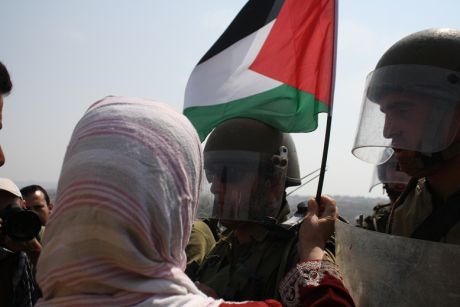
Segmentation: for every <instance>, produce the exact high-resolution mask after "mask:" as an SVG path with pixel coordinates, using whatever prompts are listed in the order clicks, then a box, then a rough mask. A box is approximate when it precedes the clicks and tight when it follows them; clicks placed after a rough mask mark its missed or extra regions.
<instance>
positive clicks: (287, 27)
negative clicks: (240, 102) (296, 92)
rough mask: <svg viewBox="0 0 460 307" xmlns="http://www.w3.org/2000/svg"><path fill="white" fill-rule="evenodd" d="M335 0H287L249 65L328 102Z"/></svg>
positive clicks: (331, 70)
mask: <svg viewBox="0 0 460 307" xmlns="http://www.w3.org/2000/svg"><path fill="white" fill-rule="evenodd" d="M335 9H336V8H335V0H308V1H305V0H286V2H285V3H284V5H283V7H282V9H281V11H280V13H279V15H278V18H277V19H276V21H275V24H274V25H273V28H272V30H271V31H270V34H269V35H268V38H267V40H266V41H265V43H264V45H263V47H262V49H261V50H260V52H259V54H258V55H257V57H256V59H255V60H254V62H253V63H252V64H251V66H250V67H249V68H250V69H252V70H254V71H256V72H258V73H261V74H263V75H265V76H268V77H270V78H273V79H275V80H278V81H281V82H283V83H286V84H288V85H291V86H293V87H295V88H298V89H300V90H302V91H305V92H308V93H312V94H314V95H315V97H316V99H318V100H320V101H322V102H323V103H326V104H328V105H330V102H331V80H332V74H333V61H334V43H335V42H334V40H335V38H334V31H335Z"/></svg>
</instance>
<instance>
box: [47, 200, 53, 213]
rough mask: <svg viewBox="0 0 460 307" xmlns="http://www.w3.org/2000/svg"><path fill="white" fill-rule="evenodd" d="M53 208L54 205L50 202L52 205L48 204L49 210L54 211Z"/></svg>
mask: <svg viewBox="0 0 460 307" xmlns="http://www.w3.org/2000/svg"><path fill="white" fill-rule="evenodd" d="M53 208H54V205H53V203H51V202H50V203H49V204H48V209H50V211H52V210H53Z"/></svg>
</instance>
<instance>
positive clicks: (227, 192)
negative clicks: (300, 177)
mask: <svg viewBox="0 0 460 307" xmlns="http://www.w3.org/2000/svg"><path fill="white" fill-rule="evenodd" d="M282 148H283V149H284V150H285V152H284V153H281V154H280V155H273V156H268V155H263V154H259V153H254V152H245V151H212V152H207V153H205V154H204V160H205V173H206V178H207V180H208V182H209V185H208V186H209V187H210V193H211V194H212V195H213V197H214V198H213V206H212V211H209V210H208V211H207V213H208V214H209V216H208V218H217V219H223V220H238V221H253V222H267V221H276V217H277V215H278V213H279V211H280V207H281V203H282V197H283V192H284V184H285V181H286V172H287V149H286V147H284V146H283V147H282Z"/></svg>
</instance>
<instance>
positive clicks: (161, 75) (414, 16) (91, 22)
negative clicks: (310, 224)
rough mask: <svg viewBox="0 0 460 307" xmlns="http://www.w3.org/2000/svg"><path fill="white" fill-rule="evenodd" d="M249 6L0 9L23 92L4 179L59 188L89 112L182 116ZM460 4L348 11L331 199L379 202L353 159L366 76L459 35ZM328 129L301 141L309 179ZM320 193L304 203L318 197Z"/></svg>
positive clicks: (143, 3)
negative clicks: (156, 111) (212, 51)
mask: <svg viewBox="0 0 460 307" xmlns="http://www.w3.org/2000/svg"><path fill="white" fill-rule="evenodd" d="M245 2H246V1H241V0H220V1H216V0H214V1H211V0H206V1H205V0H203V1H202V0H196V1H185V0H183V1H179V0H178V1H156V0H137V1H132V0H131V1H129V0H123V1H122V0H97V1H94V0H93V1H91V0H78V1H74V0H66V1H59V0H41V1H25V0H17V1H9V0H0V38H1V43H0V61H2V62H3V63H5V64H6V65H7V67H8V69H9V70H10V73H11V75H12V78H13V81H14V91H13V92H12V93H11V95H10V96H8V97H7V98H6V99H5V107H4V122H3V124H4V128H3V130H2V131H1V133H0V144H2V147H3V150H4V152H5V154H6V158H7V162H6V164H5V166H3V167H2V168H1V169H0V176H2V177H9V178H11V179H13V180H16V181H18V182H30V183H31V182H34V183H38V184H43V185H45V186H50V185H52V184H54V183H56V182H57V180H58V177H59V172H60V167H61V164H62V159H63V156H64V153H65V149H66V146H67V142H68V140H69V138H70V135H71V133H72V130H73V127H74V126H75V124H76V123H77V121H78V120H79V118H80V117H81V116H82V115H83V112H84V111H85V109H86V108H87V107H88V106H89V105H90V104H91V103H92V102H94V101H96V100H98V99H100V98H102V97H104V96H107V95H126V96H137V97H144V98H149V99H152V100H158V101H163V102H166V103H168V104H170V105H172V106H173V107H174V108H175V109H177V110H178V111H181V110H182V106H183V95H184V90H185V85H186V82H187V79H188V77H189V75H190V72H191V71H192V69H193V67H194V66H195V65H196V63H197V62H198V60H199V59H200V58H201V56H202V55H203V54H204V53H205V52H206V51H207V49H208V48H209V47H210V46H211V45H212V43H213V42H214V41H215V40H216V39H217V38H218V37H219V35H220V34H221V33H222V32H223V31H224V29H225V28H226V26H227V25H228V24H229V23H230V21H231V20H232V19H233V17H234V16H235V15H236V13H237V12H238V11H239V9H240V8H241V7H242V6H243V5H244V3H245ZM459 11H460V2H459V1H455V0H443V1H432V0H431V1H415V0H405V1H396V0H386V1H385V0H373V1H362V0H341V1H340V3H339V33H338V48H337V74H336V86H335V102H334V103H335V106H334V114H333V124H332V129H333V130H332V135H331V143H330V153H329V158H328V173H327V175H326V178H325V182H324V188H323V191H324V192H325V193H327V194H342V195H363V196H381V195H382V193H381V189H379V188H375V189H374V190H373V192H372V193H368V188H369V184H370V181H371V175H372V169H373V167H372V165H369V164H366V163H364V162H361V161H359V160H358V159H356V158H355V157H354V156H353V155H352V154H351V152H350V151H351V147H352V144H353V141H354V135H355V132H356V127H357V124H358V117H359V112H360V106H361V96H362V92H363V88H364V80H365V77H366V75H367V74H368V73H369V72H370V71H372V69H373V67H374V65H375V64H376V62H377V61H378V59H379V57H380V56H381V55H382V54H383V52H384V51H385V50H386V49H387V48H388V47H389V46H391V44H393V43H394V42H396V41H397V40H398V39H400V38H402V37H403V36H405V35H408V34H410V33H412V32H415V31H419V30H423V29H427V28H431V27H452V28H459V29H460V18H459V17H458V12H459ZM324 126H325V116H320V128H319V129H318V130H317V131H316V132H314V133H309V134H297V135H295V140H296V144H297V150H298V153H299V160H300V162H301V172H302V173H303V174H306V173H308V172H309V171H311V170H314V169H316V168H318V167H319V165H320V159H321V154H322V146H323V145H322V143H323V134H324V129H323V127H324ZM315 190H316V182H314V183H312V184H309V185H308V186H306V187H305V188H302V189H300V190H299V191H298V192H297V193H298V194H314V193H315Z"/></svg>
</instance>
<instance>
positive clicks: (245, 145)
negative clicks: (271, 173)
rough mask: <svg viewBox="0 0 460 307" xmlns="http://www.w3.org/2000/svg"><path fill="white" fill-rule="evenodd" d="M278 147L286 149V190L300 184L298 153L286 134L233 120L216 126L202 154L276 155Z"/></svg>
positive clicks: (255, 121)
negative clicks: (243, 153)
mask: <svg viewBox="0 0 460 307" xmlns="http://www.w3.org/2000/svg"><path fill="white" fill-rule="evenodd" d="M281 146H286V147H287V149H288V169H287V175H286V187H288V186H296V185H300V184H301V180H300V170H299V161H298V158H297V151H296V147H295V144H294V141H293V139H292V136H291V135H290V134H289V133H283V132H280V131H279V130H277V129H275V128H273V127H271V126H269V125H266V124H264V123H262V122H260V121H257V120H254V119H250V118H234V119H230V120H227V121H225V122H223V123H222V124H220V125H219V126H217V127H216V128H215V129H214V130H213V131H212V132H211V134H210V135H209V138H208V140H207V141H206V145H205V147H204V152H205V153H206V152H210V151H224V150H225V151H250V152H257V153H263V154H268V155H273V154H278V153H279V149H280V147H281Z"/></svg>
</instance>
